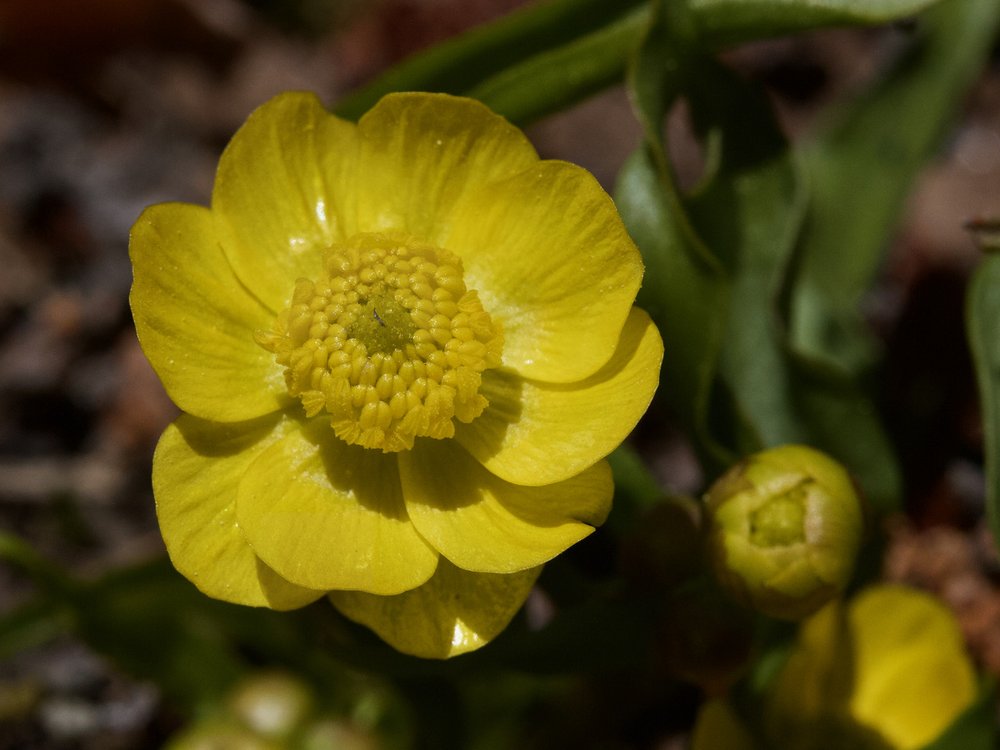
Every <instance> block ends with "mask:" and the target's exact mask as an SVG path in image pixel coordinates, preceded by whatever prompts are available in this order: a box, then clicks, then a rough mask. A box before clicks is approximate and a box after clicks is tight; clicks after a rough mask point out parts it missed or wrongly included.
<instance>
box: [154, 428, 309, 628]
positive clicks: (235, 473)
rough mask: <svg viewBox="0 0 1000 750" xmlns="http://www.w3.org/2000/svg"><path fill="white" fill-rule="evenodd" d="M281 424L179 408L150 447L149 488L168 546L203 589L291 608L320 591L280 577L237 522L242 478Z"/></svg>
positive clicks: (255, 603)
mask: <svg viewBox="0 0 1000 750" xmlns="http://www.w3.org/2000/svg"><path fill="white" fill-rule="evenodd" d="M285 428H286V423H285V422H283V421H281V420H280V419H279V418H278V417H277V416H272V417H264V418H261V419H257V420H254V421H252V422H241V423H238V424H215V423H212V422H205V421H203V420H200V419H197V418H195V417H191V416H187V415H182V416H181V417H180V418H179V419H178V420H177V421H176V422H174V423H173V424H172V425H170V426H169V427H168V428H167V429H166V431H165V432H164V433H163V436H162V437H161V438H160V442H159V444H158V445H157V446H156V453H155V455H154V456H153V492H154V494H155V496H156V515H157V518H158V519H159V521H160V531H161V532H162V534H163V540H164V542H166V545H167V553H168V554H169V555H170V560H171V562H173V564H174V567H176V568H177V570H178V571H180V573H181V574H183V575H184V576H185V577H187V578H188V579H189V580H190V581H191V582H192V583H194V584H195V585H196V586H197V587H198V588H199V589H201V591H202V592H204V593H205V594H207V595H208V596H211V597H214V598H216V599H222V600H223V601H227V602H234V603H236V604H246V605H250V606H254V607H270V608H272V609H294V608H295V607H301V606H303V605H305V604H308V603H309V602H311V601H315V600H316V599H318V598H319V597H321V596H322V595H323V593H324V592H323V591H313V590H310V589H305V588H302V587H300V586H296V585H294V584H292V583H289V582H288V581H286V580H284V579H283V578H281V577H280V576H279V575H278V574H277V573H275V572H274V571H273V570H271V569H270V568H269V567H267V566H266V565H265V564H264V563H263V562H261V561H260V560H259V559H258V558H257V556H256V555H255V554H254V553H253V550H252V549H250V545H248V544H247V543H246V540H245V539H244V538H243V534H242V533H241V532H240V530H239V527H238V526H237V524H236V510H235V508H236V489H237V487H238V486H239V481H240V477H241V476H242V474H243V472H244V471H246V468H247V466H248V465H249V464H250V462H251V461H253V459H254V458H255V457H256V456H258V455H259V454H260V453H261V452H262V451H263V450H265V449H266V448H267V446H269V445H271V444H272V443H273V442H274V441H275V440H277V439H278V438H279V437H280V436H281V434H282V433H283V432H284V430H285Z"/></svg>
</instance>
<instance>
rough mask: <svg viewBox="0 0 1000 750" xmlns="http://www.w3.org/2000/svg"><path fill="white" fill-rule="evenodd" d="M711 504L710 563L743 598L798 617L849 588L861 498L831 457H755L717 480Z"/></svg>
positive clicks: (789, 449)
mask: <svg viewBox="0 0 1000 750" xmlns="http://www.w3.org/2000/svg"><path fill="white" fill-rule="evenodd" d="M706 503H707V506H708V507H707V510H708V519H709V533H708V544H709V554H710V558H711V561H712V566H713V569H714V571H715V574H716V577H717V578H718V579H719V581H720V583H721V584H722V585H723V587H725V589H726V590H727V591H729V592H730V594H732V595H733V596H734V597H735V598H736V599H737V600H738V601H740V602H742V603H744V604H746V605H748V606H750V607H753V608H754V609H756V610H757V611H759V612H762V613H763V614H766V615H769V616H771V617H777V618H781V619H787V620H797V619H801V618H802V617H805V616H806V615H809V614H811V613H813V612H815V611H816V610H817V609H819V608H820V607H821V606H822V605H823V604H825V603H826V602H828V601H829V600H830V599H832V598H834V597H836V596H837V595H839V594H840V593H841V592H842V591H843V590H844V587H845V586H846V585H847V582H848V580H849V578H850V575H851V570H852V568H853V567H854V559H855V557H856V555H857V552H858V546H859V544H860V541H861V535H862V527H863V520H862V512H861V501H860V499H859V498H858V494H857V492H856V491H855V488H854V485H853V484H852V482H851V479H850V477H849V476H848V475H847V472H846V471H845V470H844V468H843V467H842V466H841V465H840V464H838V463H837V462H836V461H834V460H833V459H831V458H830V457H829V456H827V455H825V454H823V453H820V452H819V451H816V450H813V449H812V448H807V447H805V446H802V445H785V446H782V447H779V448H772V449H771V450H766V451H762V452H761V453H756V454H754V455H752V456H749V457H748V458H746V459H744V460H743V461H741V462H740V463H738V464H737V465H736V466H734V467H733V468H731V469H730V470H729V471H728V472H726V473H725V474H724V475H723V476H722V477H720V478H719V480H718V481H716V482H715V484H713V485H712V487H711V488H710V489H709V491H708V495H707V496H706Z"/></svg>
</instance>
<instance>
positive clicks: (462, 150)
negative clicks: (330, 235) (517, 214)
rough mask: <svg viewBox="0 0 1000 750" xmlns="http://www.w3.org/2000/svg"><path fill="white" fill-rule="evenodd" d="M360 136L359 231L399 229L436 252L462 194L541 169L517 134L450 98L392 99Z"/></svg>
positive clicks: (468, 102) (366, 121) (474, 106)
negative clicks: (433, 246) (535, 167)
mask: <svg viewBox="0 0 1000 750" xmlns="http://www.w3.org/2000/svg"><path fill="white" fill-rule="evenodd" d="M358 131H359V135H360V137H361V148H360V152H361V155H360V159H361V163H362V164H363V172H362V174H361V175H360V179H359V180H358V181H357V184H356V189H357V190H358V193H359V200H358V222H359V231H364V232H378V231H387V230H399V231H404V232H407V233H409V234H412V235H414V236H416V237H419V238H420V239H422V240H424V241H426V242H430V243H432V244H436V245H439V246H442V245H441V244H440V241H441V239H442V238H443V237H444V236H445V235H446V234H447V231H448V228H449V226H450V224H451V222H452V220H453V219H452V212H453V209H454V206H455V203H456V201H458V200H459V198H460V197H461V196H462V195H463V194H465V193H466V192H468V191H470V190H475V189H476V188H478V187H480V186H482V185H484V184H486V183H489V182H491V181H493V180H497V179H500V178H502V177H506V176H507V175H511V174H514V173H516V172H519V171H521V170H522V169H525V168H526V167H529V166H531V165H532V164H535V163H537V162H538V155H537V154H536V153H535V150H534V148H533V147H532V146H531V144H530V143H529V142H528V140H527V138H525V136H524V134H523V133H522V132H521V131H520V130H518V129H517V128H515V127H514V126H513V125H511V124H510V123H508V122H507V121H506V120H504V119H503V118H502V117H500V116H499V115H496V114H494V113H493V112H491V111H490V110H489V109H488V108H487V107H486V106H484V105H483V104H481V103H479V102H477V101H475V100H473V99H464V98H460V97H454V96H448V95H446V94H424V93H400V94H389V95H388V96H386V97H384V98H383V99H382V100H381V101H379V102H378V104H376V105H375V106H374V107H373V108H372V109H371V110H370V111H369V112H368V113H367V114H365V115H364V117H362V118H361V120H360V121H359V122H358Z"/></svg>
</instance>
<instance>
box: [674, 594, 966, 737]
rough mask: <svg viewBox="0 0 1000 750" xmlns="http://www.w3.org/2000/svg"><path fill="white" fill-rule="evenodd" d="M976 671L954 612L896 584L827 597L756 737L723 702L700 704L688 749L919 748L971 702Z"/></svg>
mask: <svg viewBox="0 0 1000 750" xmlns="http://www.w3.org/2000/svg"><path fill="white" fill-rule="evenodd" d="M976 690H977V688H976V675H975V670H974V668H973V666H972V662H971V660H970V659H969V656H968V654H967V653H966V651H965V646H964V641H963V640H962V634H961V632H960V630H959V628H958V623H956V622H955V618H954V617H953V616H952V614H951V612H950V611H949V610H948V609H947V607H945V606H944V605H943V604H941V603H940V602H939V601H937V600H936V599H934V597H932V596H930V595H928V594H925V593H922V592H920V591H916V590H914V589H908V588H905V587H902V586H887V585H880V586H873V587H871V588H869V589H866V590H865V591H863V592H862V593H861V594H860V595H858V596H857V597H855V598H854V599H853V600H851V601H850V602H849V603H848V604H844V603H842V602H840V601H837V602H832V603H830V604H828V605H827V606H826V607H824V608H823V609H821V610H820V611H819V612H817V613H816V614H815V615H813V616H812V617H811V618H809V619H808V620H806V621H805V622H803V624H802V626H801V628H800V629H799V637H798V641H797V643H796V644H795V646H794V648H793V649H792V653H791V655H790V656H789V658H788V661H787V662H786V663H785V665H784V667H783V668H782V669H781V671H780V673H779V674H778V676H777V678H776V680H775V682H774V683H773V684H772V685H771V687H770V690H769V693H768V694H767V695H766V696H765V703H766V707H765V711H764V716H763V719H764V721H763V727H759V729H762V732H763V735H762V736H761V737H760V738H758V739H759V740H760V741H758V740H757V739H754V737H753V736H751V734H750V732H749V728H748V726H747V725H745V724H744V723H743V721H742V720H741V718H740V717H739V716H738V715H737V714H736V712H735V711H734V710H733V709H732V708H731V707H730V705H729V704H728V703H727V702H726V701H724V700H721V699H720V700H713V701H709V702H706V703H705V705H704V706H703V707H702V709H701V711H700V712H699V714H698V720H697V722H696V725H695V729H694V740H693V743H692V747H693V748H694V750H716V748H725V750H760V748H763V747H768V748H771V747H774V748H782V750H842V749H843V748H851V750H917V749H918V748H923V747H926V746H927V745H929V744H930V743H932V742H933V741H934V740H936V739H937V738H938V737H940V736H941V734H942V733H943V732H944V731H945V730H946V729H947V728H948V727H949V726H951V725H952V723H953V722H954V721H955V720H956V719H957V718H958V717H959V715H960V714H961V713H963V712H964V711H965V710H966V709H967V708H969V707H970V706H971V704H972V702H973V701H974V700H975V697H976Z"/></svg>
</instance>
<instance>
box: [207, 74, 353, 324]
mask: <svg viewBox="0 0 1000 750" xmlns="http://www.w3.org/2000/svg"><path fill="white" fill-rule="evenodd" d="M356 155H357V149H356V130H355V127H354V126H353V125H352V124H351V123H348V122H345V121H343V120H339V119H337V118H336V117H334V116H333V115H331V114H330V113H328V112H327V111H326V110H325V109H324V108H323V106H322V105H321V104H320V102H319V100H318V99H317V98H316V97H315V96H314V95H313V94H307V93H300V92H289V93H284V94H279V95H278V96H276V97H274V98H273V99H271V100H270V101H269V102H267V103H266V104H264V105H262V106H261V107H259V108H258V109H257V110H255V111H254V112H253V114H251V115H250V117H249V119H247V121H246V123H245V124H244V125H243V127H241V128H240V129H239V130H238V131H237V132H236V134H235V135H234V136H233V139H232V141H230V143H229V145H228V146H227V147H226V150H225V151H224V152H223V154H222V157H221V159H220V160H219V170H218V173H217V174H216V178H215V189H214V191H213V193H212V211H213V214H214V215H215V217H216V223H217V230H218V233H219V238H220V240H221V241H222V243H223V249H224V250H225V253H226V256H227V257H228V258H229V261H230V263H232V266H233V268H234V269H235V270H236V275H237V276H238V277H239V278H240V280H241V281H242V282H243V283H244V284H245V285H246V286H247V288H248V289H250V291H252V292H253V293H254V294H256V295H257V296H258V297H260V299H261V300H262V301H263V302H264V303H265V304H267V305H268V306H269V307H270V308H271V310H272V311H274V312H277V311H280V310H281V309H283V308H285V307H286V306H287V302H288V300H289V299H290V298H291V293H292V288H293V286H294V284H295V280H296V279H297V278H299V277H306V278H316V277H317V276H318V275H319V271H320V270H321V268H322V261H323V250H324V249H325V248H326V247H329V245H330V243H331V242H333V241H334V240H342V239H345V238H346V237H347V236H349V235H350V234H353V233H354V232H355V231H356V229H355V227H354V209H353V200H354V198H353V195H354V190H355V187H354V170H355V166H354V165H355V158H356Z"/></svg>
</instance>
